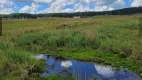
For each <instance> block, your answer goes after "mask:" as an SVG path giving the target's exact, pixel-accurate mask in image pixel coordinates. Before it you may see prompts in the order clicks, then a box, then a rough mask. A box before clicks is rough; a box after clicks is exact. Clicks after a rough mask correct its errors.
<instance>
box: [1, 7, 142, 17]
mask: <svg viewBox="0 0 142 80" xmlns="http://www.w3.org/2000/svg"><path fill="white" fill-rule="evenodd" d="M136 13H142V7H131V8H124V9H118V10H112V11H99V12H75V13H44V14H28V13H13V14H9V15H0V16H2V17H3V18H16V19H22V18H24V19H37V18H44V17H67V18H72V17H74V16H80V17H92V16H97V15H131V14H136Z"/></svg>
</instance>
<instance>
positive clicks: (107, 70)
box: [94, 65, 115, 78]
mask: <svg viewBox="0 0 142 80" xmlns="http://www.w3.org/2000/svg"><path fill="white" fill-rule="evenodd" d="M94 67H95V69H96V71H97V72H98V74H100V75H102V76H105V77H109V78H110V77H113V76H114V74H115V72H114V71H113V70H112V68H111V67H109V66H102V65H94Z"/></svg>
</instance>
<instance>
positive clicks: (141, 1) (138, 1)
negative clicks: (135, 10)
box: [131, 0, 142, 7]
mask: <svg viewBox="0 0 142 80" xmlns="http://www.w3.org/2000/svg"><path fill="white" fill-rule="evenodd" d="M131 6H132V7H138V6H142V0H133V1H132V4H131Z"/></svg>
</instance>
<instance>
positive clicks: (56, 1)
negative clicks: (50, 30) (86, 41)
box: [0, 0, 142, 14]
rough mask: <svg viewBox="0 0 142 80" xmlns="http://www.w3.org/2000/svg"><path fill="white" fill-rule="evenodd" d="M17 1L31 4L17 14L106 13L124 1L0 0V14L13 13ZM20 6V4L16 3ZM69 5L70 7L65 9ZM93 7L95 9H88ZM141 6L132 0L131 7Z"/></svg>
mask: <svg viewBox="0 0 142 80" xmlns="http://www.w3.org/2000/svg"><path fill="white" fill-rule="evenodd" d="M12 1H15V2H16V1H17V2H21V4H22V3H23V2H25V3H31V5H30V6H29V5H25V6H24V7H22V8H21V9H20V10H19V11H18V12H19V13H32V14H33V13H58V12H84V11H108V10H113V9H119V8H123V7H124V5H125V2H124V0H0V11H1V12H0V13H13V12H14V8H13V7H12V6H13V4H14V3H13V2H12ZM38 3H45V4H47V5H48V6H49V7H48V8H46V9H44V10H38V8H39V7H40V6H41V5H38ZM17 4H20V3H17ZM69 5H71V6H72V7H67V6H69ZM90 5H94V6H95V7H93V8H92V7H90ZM139 5H142V0H133V2H132V6H139Z"/></svg>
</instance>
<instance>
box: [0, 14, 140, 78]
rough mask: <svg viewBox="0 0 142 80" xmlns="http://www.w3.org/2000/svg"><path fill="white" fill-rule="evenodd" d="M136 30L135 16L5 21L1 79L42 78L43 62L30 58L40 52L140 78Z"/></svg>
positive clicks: (0, 46) (0, 45) (0, 49)
mask: <svg viewBox="0 0 142 80" xmlns="http://www.w3.org/2000/svg"><path fill="white" fill-rule="evenodd" d="M138 16H141V15H138ZM138 29H139V21H138V18H137V15H131V16H130V15H129V16H127V15H126V16H95V17H91V18H80V19H73V18H46V19H27V20H26V19H25V20H16V19H10V20H4V21H3V36H1V37H0V55H1V56H0V59H1V60H0V78H1V79H6V80H8V79H10V80H15V79H16V80H17V79H18V80H19V79H29V80H32V79H41V77H40V73H42V71H43V64H44V63H45V61H44V60H42V61H39V60H36V59H35V58H33V57H31V56H32V55H36V54H42V53H44V54H51V55H58V56H62V57H66V58H71V59H77V60H82V61H91V62H96V63H100V64H107V65H111V66H114V67H117V68H120V67H121V66H122V67H124V68H129V69H130V70H131V71H133V72H136V73H137V74H139V75H141V74H142V38H140V37H139V30H138ZM54 77H55V76H54ZM49 78H50V77H49ZM51 79H52V78H51ZM53 79H56V77H55V78H53ZM47 80H50V79H47Z"/></svg>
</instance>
